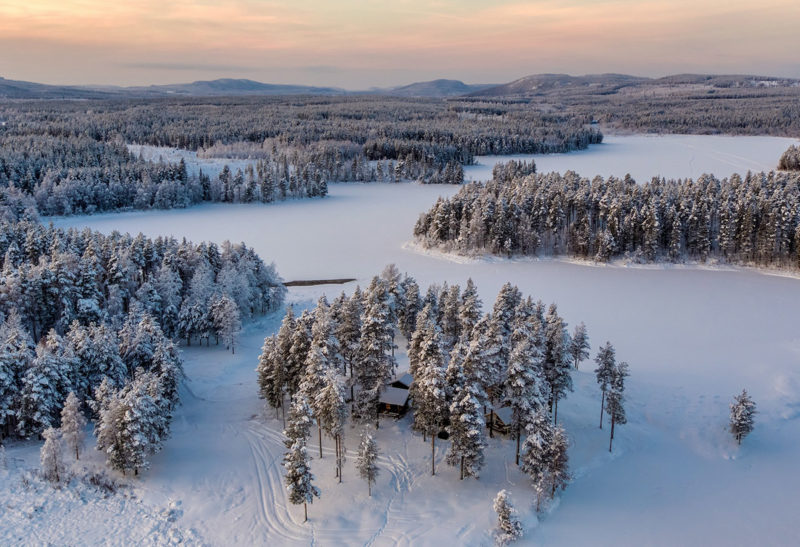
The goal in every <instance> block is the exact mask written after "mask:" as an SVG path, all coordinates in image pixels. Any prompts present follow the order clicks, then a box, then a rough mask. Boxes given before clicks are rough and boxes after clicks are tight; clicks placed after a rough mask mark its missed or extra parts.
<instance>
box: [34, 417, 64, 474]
mask: <svg viewBox="0 0 800 547" xmlns="http://www.w3.org/2000/svg"><path fill="white" fill-rule="evenodd" d="M42 438H43V439H44V444H43V445H42V448H41V450H40V452H39V457H40V460H41V463H42V476H44V478H45V479H46V480H48V481H50V482H60V481H61V479H62V478H63V476H64V463H63V461H62V458H61V434H60V432H59V431H58V430H57V429H54V428H52V427H48V428H47V429H45V430H44V431H43V432H42Z"/></svg>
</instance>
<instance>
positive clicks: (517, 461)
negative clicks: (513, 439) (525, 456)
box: [515, 424, 522, 465]
mask: <svg viewBox="0 0 800 547" xmlns="http://www.w3.org/2000/svg"><path fill="white" fill-rule="evenodd" d="M521 429H522V428H521V427H520V425H519V424H517V457H516V458H515V461H516V464H517V465H519V437H520V430H521Z"/></svg>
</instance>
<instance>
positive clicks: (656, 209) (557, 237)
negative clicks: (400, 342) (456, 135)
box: [414, 171, 800, 268]
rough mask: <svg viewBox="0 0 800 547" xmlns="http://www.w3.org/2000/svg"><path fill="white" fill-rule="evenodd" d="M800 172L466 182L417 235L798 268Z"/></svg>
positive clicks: (598, 255) (545, 251) (523, 247)
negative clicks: (694, 177) (719, 176)
mask: <svg viewBox="0 0 800 547" xmlns="http://www.w3.org/2000/svg"><path fill="white" fill-rule="evenodd" d="M799 189H800V175H798V174H797V173H789V172H770V173H748V174H747V175H746V176H745V177H744V178H742V177H740V176H739V175H732V176H731V177H730V178H727V179H722V180H719V179H717V178H715V177H714V176H712V175H703V176H701V177H700V178H698V179H697V180H691V179H688V180H664V179H660V178H654V179H653V180H652V181H650V182H647V183H645V184H636V183H635V182H634V181H633V180H632V179H630V178H629V177H626V178H625V179H617V178H614V177H610V178H608V179H603V178H601V177H595V178H594V179H592V180H589V179H586V178H581V177H580V176H578V175H577V174H575V173H573V172H571V171H568V172H566V173H564V174H563V175H561V174H558V173H550V174H547V175H540V174H537V175H531V176H528V177H522V178H516V179H513V180H511V181H503V182H500V181H497V180H494V181H490V182H487V183H486V184H478V183H475V184H468V185H466V186H464V187H463V188H461V190H459V192H458V193H457V194H456V195H455V196H453V197H451V198H449V199H439V200H438V201H437V202H436V204H435V205H434V206H433V207H432V208H431V209H430V210H429V211H428V212H427V213H424V214H423V215H421V216H420V219H419V221H418V222H417V224H416V227H415V229H414V234H415V236H416V237H417V238H418V240H420V241H421V242H422V243H423V244H424V245H427V246H430V247H440V248H443V249H446V250H454V251H458V252H464V253H475V252H489V253H494V254H500V255H507V256H511V255H514V254H519V255H569V256H575V257H581V258H592V259H595V260H599V261H607V260H610V259H612V258H615V257H622V256H626V257H631V258H632V259H635V260H641V261H662V260H667V261H673V262H674V261H681V260H685V259H691V260H701V261H704V260H707V259H710V258H716V259H720V260H724V261H728V262H732V263H740V264H756V265H764V266H781V267H792V268H798V267H800V215H798V214H797V211H800V190H799Z"/></svg>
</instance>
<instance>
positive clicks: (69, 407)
mask: <svg viewBox="0 0 800 547" xmlns="http://www.w3.org/2000/svg"><path fill="white" fill-rule="evenodd" d="M61 436H62V437H63V439H64V441H65V442H66V443H67V447H68V448H69V449H70V450H71V451H73V452H74V453H75V459H76V460H78V459H80V449H81V448H82V447H83V441H84V438H85V437H86V418H85V417H84V416H83V412H81V404H80V401H78V398H77V397H76V396H75V393H74V392H72V391H70V392H69V395H67V400H66V402H65V403H64V408H63V409H62V410H61Z"/></svg>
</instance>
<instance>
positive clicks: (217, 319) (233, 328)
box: [210, 294, 242, 353]
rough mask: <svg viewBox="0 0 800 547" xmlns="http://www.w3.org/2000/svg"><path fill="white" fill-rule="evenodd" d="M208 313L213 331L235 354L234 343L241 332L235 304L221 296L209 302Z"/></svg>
mask: <svg viewBox="0 0 800 547" xmlns="http://www.w3.org/2000/svg"><path fill="white" fill-rule="evenodd" d="M210 312H211V321H212V323H213V324H214V330H215V331H216V332H217V333H218V334H219V336H220V337H221V338H222V343H223V344H225V346H226V347H228V348H230V350H231V353H236V342H237V340H238V339H239V334H240V333H241V331H242V320H241V316H240V313H239V307H238V306H237V305H236V302H234V301H233V299H232V298H231V297H230V296H228V295H227V294H223V295H221V296H219V297H217V298H215V299H214V300H213V301H212V302H211V307H210Z"/></svg>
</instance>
